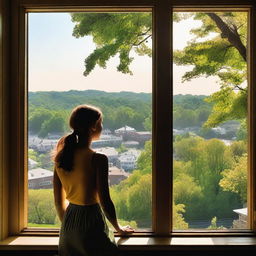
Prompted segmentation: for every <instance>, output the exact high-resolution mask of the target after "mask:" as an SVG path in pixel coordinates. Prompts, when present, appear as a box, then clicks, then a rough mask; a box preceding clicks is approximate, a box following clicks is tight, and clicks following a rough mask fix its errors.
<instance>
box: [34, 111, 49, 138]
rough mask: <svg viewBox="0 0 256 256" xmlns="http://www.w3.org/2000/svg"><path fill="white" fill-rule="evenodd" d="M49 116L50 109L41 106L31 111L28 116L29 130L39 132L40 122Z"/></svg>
mask: <svg viewBox="0 0 256 256" xmlns="http://www.w3.org/2000/svg"><path fill="white" fill-rule="evenodd" d="M51 117H52V113H51V111H49V110H47V109H42V108H38V109H36V111H35V112H33V113H31V114H30V117H29V131H30V132H33V133H39V132H40V130H41V128H42V124H43V123H44V122H45V121H46V120H49V119H50V118H51Z"/></svg>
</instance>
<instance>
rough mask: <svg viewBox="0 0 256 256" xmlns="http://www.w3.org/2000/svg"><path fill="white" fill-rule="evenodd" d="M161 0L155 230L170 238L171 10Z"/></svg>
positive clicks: (156, 42)
mask: <svg viewBox="0 0 256 256" xmlns="http://www.w3.org/2000/svg"><path fill="white" fill-rule="evenodd" d="M168 2H169V1H159V2H158V3H157V5H156V6H155V9H154V13H153V16H154V18H153V54H154V57H153V149H152V150H153V170H152V171H153V173H152V175H153V198H152V200H153V203H152V206H153V219H152V220H153V230H154V232H155V233H156V235H168V234H169V232H170V227H171V222H172V221H171V220H172V210H171V209H172V207H171V205H172V204H171V202H172V200H171V198H172V193H171V191H172V189H171V186H172V174H171V169H172V161H171V143H172V111H171V107H172V102H171V100H172V97H171V88H172V86H171V82H172V81H171V80H172V79H171V77H172V75H171V52H172V51H171V49H170V48H171V9H170V5H169V3H168Z"/></svg>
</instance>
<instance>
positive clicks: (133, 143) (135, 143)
mask: <svg viewBox="0 0 256 256" xmlns="http://www.w3.org/2000/svg"><path fill="white" fill-rule="evenodd" d="M123 145H124V146H125V147H127V148H137V147H138V146H139V145H140V143H139V142H138V141H132V140H129V141H125V142H123Z"/></svg>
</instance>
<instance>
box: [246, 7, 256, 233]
mask: <svg viewBox="0 0 256 256" xmlns="http://www.w3.org/2000/svg"><path fill="white" fill-rule="evenodd" d="M255 23H256V6H255V4H254V6H253V8H252V9H251V12H250V18H249V24H250V25H249V31H248V32H249V33H248V34H249V38H248V41H249V51H248V59H249V61H248V64H249V68H248V82H249V87H248V88H249V105H248V110H249V111H248V112H249V113H248V117H249V126H248V127H249V130H248V134H249V138H248V139H249V175H248V176H249V178H248V191H249V192H248V200H247V201H248V215H249V216H248V217H249V218H248V220H249V228H251V229H253V231H254V232H255V231H256V203H255V196H256V187H255V185H256V181H255V179H256V158H255V154H256V142H255V138H256V119H255V115H256V103H255V102H256V87H255V84H256V73H255V70H254V69H255V62H256V49H255V43H254V38H256V30H255Z"/></svg>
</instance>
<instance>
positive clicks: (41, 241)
mask: <svg viewBox="0 0 256 256" xmlns="http://www.w3.org/2000/svg"><path fill="white" fill-rule="evenodd" d="M115 239H116V242H117V244H118V246H119V248H120V249H121V250H122V251H134V250H136V251H140V250H141V251H148V250H150V251H157V250H164V251H173V250H174V251H184V250H188V249H189V250H205V249H206V250H212V249H214V250H215V249H216V250H218V249H221V250H233V249H236V248H243V249H245V248H246V249H254V250H255V248H256V237H252V236H251V237H210V236H208V237H129V238H120V237H116V238H115ZM58 241H59V238H58V237H57V236H51V237H49V236H48V237H47V236H11V237H8V238H7V239H5V240H3V241H1V242H0V251H1V250H8V251H9V250H10V251H16V250H28V251H30V250H41V251H55V250H56V251H57V249H58Z"/></svg>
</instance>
